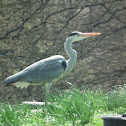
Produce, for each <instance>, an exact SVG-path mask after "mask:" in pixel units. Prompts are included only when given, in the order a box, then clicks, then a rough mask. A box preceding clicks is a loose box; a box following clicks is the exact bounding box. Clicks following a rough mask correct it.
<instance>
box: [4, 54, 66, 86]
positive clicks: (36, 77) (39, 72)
mask: <svg viewBox="0 0 126 126" xmlns="http://www.w3.org/2000/svg"><path fill="white" fill-rule="evenodd" d="M62 62H65V58H64V57H62V56H52V57H49V58H47V59H44V60H41V61H38V62H36V63H34V64H32V65H30V66H29V67H27V68H25V69H24V70H22V71H20V72H18V73H16V74H14V75H12V76H10V77H8V78H6V79H5V80H4V83H5V84H6V85H8V84H11V83H16V82H30V83H46V82H53V81H54V80H55V79H58V78H59V77H60V76H61V75H62V74H63V72H64V70H65V69H64V68H65V67H64V66H65V65H64V63H63V64H62ZM65 63H66V62H65Z"/></svg>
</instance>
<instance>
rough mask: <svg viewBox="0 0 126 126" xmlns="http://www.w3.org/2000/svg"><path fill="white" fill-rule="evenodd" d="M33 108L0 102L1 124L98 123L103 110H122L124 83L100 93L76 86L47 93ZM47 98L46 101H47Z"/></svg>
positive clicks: (125, 93)
mask: <svg viewBox="0 0 126 126" xmlns="http://www.w3.org/2000/svg"><path fill="white" fill-rule="evenodd" d="M46 97H47V99H46V100H47V101H46V103H47V104H46V105H45V106H41V107H40V106H39V107H38V108H37V110H36V112H33V111H32V110H33V108H31V107H30V106H29V105H10V104H5V103H3V104H1V105H0V110H1V111H0V125H1V126H41V125H45V126H46V125H48V126H55V125H57V126H58V125H59V126H69V125H74V126H78V125H79V126H83V125H85V126H102V125H103V121H102V119H101V118H100V116H101V115H105V114H116V113H120V114H122V113H125V112H126V108H125V105H126V85H124V86H123V87H115V88H114V89H113V90H112V91H109V92H107V93H103V92H102V91H101V90H98V91H96V92H93V91H90V90H86V89H84V90H82V91H79V90H78V89H73V90H66V91H62V92H61V91H57V93H56V94H53V95H51V94H47V96H46ZM48 102H50V104H48Z"/></svg>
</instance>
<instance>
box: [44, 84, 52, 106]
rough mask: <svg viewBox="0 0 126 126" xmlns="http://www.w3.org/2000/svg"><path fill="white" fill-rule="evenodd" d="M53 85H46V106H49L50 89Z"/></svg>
mask: <svg viewBox="0 0 126 126" xmlns="http://www.w3.org/2000/svg"><path fill="white" fill-rule="evenodd" d="M51 85H52V83H46V84H45V88H46V91H45V104H46V105H47V101H48V100H49V98H48V97H49V89H50V87H51Z"/></svg>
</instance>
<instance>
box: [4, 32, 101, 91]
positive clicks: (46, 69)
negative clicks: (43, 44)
mask: <svg viewBox="0 0 126 126" xmlns="http://www.w3.org/2000/svg"><path fill="white" fill-rule="evenodd" d="M100 34H101V33H82V32H78V31H75V32H72V33H71V34H70V35H69V36H68V37H67V39H66V41H65V43H64V48H65V51H66V53H67V54H68V56H69V59H68V60H66V59H65V58H64V57H63V56H61V55H54V56H51V57H49V58H46V59H43V60H40V61H38V62H35V63H34V64H32V65H30V66H28V67H27V68H25V69H24V70H22V71H20V72H18V73H16V74H14V75H12V76H9V77H8V78H6V79H5V80H4V83H5V85H6V86H10V85H15V86H16V87H20V88H24V87H25V88H27V87H28V86H29V85H40V84H45V85H46V89H47V90H48V91H49V88H50V86H51V85H52V83H53V82H56V81H58V80H59V79H60V78H62V77H64V76H66V75H67V74H68V73H69V72H70V71H71V70H72V69H73V67H74V65H75V62H76V60H77V52H76V51H75V50H74V49H72V43H73V42H76V41H79V40H83V39H85V38H88V37H91V36H95V35H100Z"/></svg>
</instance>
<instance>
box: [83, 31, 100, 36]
mask: <svg viewBox="0 0 126 126" xmlns="http://www.w3.org/2000/svg"><path fill="white" fill-rule="evenodd" d="M100 34H101V33H95V32H93V33H83V34H82V36H83V37H91V36H95V35H100Z"/></svg>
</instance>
